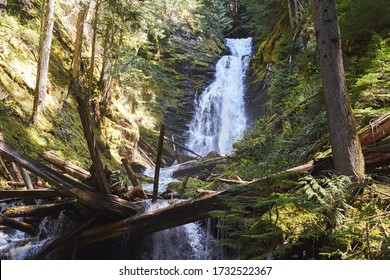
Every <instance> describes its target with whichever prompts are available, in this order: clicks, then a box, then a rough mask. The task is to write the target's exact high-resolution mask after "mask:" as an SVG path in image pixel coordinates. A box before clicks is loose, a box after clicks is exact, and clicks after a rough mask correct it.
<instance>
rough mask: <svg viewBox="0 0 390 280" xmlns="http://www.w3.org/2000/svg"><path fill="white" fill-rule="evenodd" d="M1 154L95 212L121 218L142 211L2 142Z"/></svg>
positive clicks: (137, 206) (0, 146)
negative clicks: (103, 212)
mask: <svg viewBox="0 0 390 280" xmlns="http://www.w3.org/2000/svg"><path fill="white" fill-rule="evenodd" d="M0 154H1V155H2V156H3V157H5V158H7V159H8V160H10V161H15V162H17V163H18V164H19V165H21V166H22V167H24V168H26V169H27V170H29V171H30V172H31V173H33V174H35V175H37V176H39V177H41V178H43V179H45V180H46V181H47V182H49V183H50V184H52V185H53V186H55V187H57V189H58V191H59V192H60V193H62V194H64V195H66V196H70V197H73V198H76V199H77V200H78V201H79V202H80V203H83V204H85V205H87V206H88V207H90V208H92V209H94V210H103V211H108V212H111V213H115V214H118V215H121V216H130V215H134V214H135V213H137V212H138V211H140V210H141V207H140V205H137V204H134V203H131V202H128V201H126V200H124V199H121V198H119V197H118V196H116V195H112V194H103V193H97V192H96V191H94V190H93V189H92V188H90V187H88V186H87V185H85V184H83V183H80V182H77V181H75V180H73V179H71V178H69V177H67V176H65V175H63V174H61V173H59V172H57V171H55V170H53V169H51V168H49V167H47V166H45V165H43V164H42V163H40V162H38V161H37V160H35V159H33V158H30V157H28V156H26V155H24V154H22V153H21V152H19V151H17V150H16V149H14V148H13V147H11V146H10V145H8V144H7V143H5V142H4V141H1V140H0Z"/></svg>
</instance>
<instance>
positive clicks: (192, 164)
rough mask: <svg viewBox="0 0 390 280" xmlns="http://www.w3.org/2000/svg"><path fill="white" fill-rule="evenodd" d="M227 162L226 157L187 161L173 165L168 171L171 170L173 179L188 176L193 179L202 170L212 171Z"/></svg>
mask: <svg viewBox="0 0 390 280" xmlns="http://www.w3.org/2000/svg"><path fill="white" fill-rule="evenodd" d="M225 162H227V158H226V157H217V158H213V159H206V160H201V161H189V162H185V163H181V164H177V165H174V166H172V167H170V168H169V169H171V170H172V176H173V177H181V176H186V175H188V176H190V177H194V175H195V174H196V173H198V172H201V171H203V170H212V169H213V168H214V167H216V166H217V165H218V164H222V163H225Z"/></svg>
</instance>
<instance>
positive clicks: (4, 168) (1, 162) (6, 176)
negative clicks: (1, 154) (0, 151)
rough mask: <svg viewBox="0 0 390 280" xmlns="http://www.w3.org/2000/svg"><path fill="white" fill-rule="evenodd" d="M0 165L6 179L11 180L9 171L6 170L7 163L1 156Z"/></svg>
mask: <svg viewBox="0 0 390 280" xmlns="http://www.w3.org/2000/svg"><path fill="white" fill-rule="evenodd" d="M0 166H1V167H2V168H3V171H4V176H5V178H6V179H7V180H10V181H13V180H14V178H12V175H11V172H10V171H9V170H8V167H7V165H6V164H5V162H4V161H3V160H2V159H1V158H0Z"/></svg>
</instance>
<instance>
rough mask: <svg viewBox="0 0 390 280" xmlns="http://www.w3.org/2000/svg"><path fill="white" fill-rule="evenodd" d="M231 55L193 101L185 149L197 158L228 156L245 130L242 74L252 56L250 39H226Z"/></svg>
mask: <svg viewBox="0 0 390 280" xmlns="http://www.w3.org/2000/svg"><path fill="white" fill-rule="evenodd" d="M225 43H226V45H227V46H228V47H229V49H230V51H231V55H225V56H223V57H222V58H221V59H220V60H219V61H218V63H217V66H216V74H215V81H214V82H213V83H212V84H211V85H210V86H209V87H207V88H206V90H205V91H204V92H203V93H202V94H201V96H200V97H199V99H198V100H195V107H196V112H195V116H194V118H193V120H192V122H191V124H190V129H189V135H188V143H187V145H188V147H189V148H190V149H192V150H194V151H196V152H198V153H200V154H203V155H206V154H207V153H208V152H210V151H215V152H218V153H220V154H228V153H230V152H231V151H232V149H233V148H232V145H233V143H234V142H235V141H236V140H238V139H239V138H240V137H241V136H242V133H243V131H244V129H245V127H246V115H245V103H244V91H245V86H244V84H245V74H246V71H247V68H248V65H249V59H250V55H251V53H252V38H246V39H226V40H225Z"/></svg>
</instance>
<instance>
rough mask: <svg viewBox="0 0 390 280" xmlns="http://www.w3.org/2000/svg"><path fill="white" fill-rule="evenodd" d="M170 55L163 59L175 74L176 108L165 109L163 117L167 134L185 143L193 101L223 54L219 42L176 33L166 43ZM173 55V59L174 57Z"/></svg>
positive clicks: (164, 56)
mask: <svg viewBox="0 0 390 280" xmlns="http://www.w3.org/2000/svg"><path fill="white" fill-rule="evenodd" d="M168 49H170V50H171V51H170V52H165V53H163V59H164V60H165V61H166V63H168V64H169V65H170V67H171V69H172V71H175V73H172V74H173V75H174V76H175V80H176V87H177V90H179V92H180V94H179V95H176V97H175V100H176V105H175V106H171V107H168V110H167V113H166V115H165V120H166V134H167V135H174V136H175V138H176V140H177V141H178V142H181V143H185V142H186V139H185V137H186V136H185V132H186V131H188V124H189V123H190V122H191V119H192V117H193V115H194V113H195V107H194V100H195V95H196V94H197V93H200V92H202V91H203V90H204V89H205V88H206V87H207V86H208V85H209V84H210V83H211V82H212V80H213V79H214V74H215V64H216V62H217V60H218V59H219V56H220V55H221V54H222V53H223V52H224V51H226V48H225V46H224V45H223V42H222V40H221V41H220V42H216V41H213V40H210V39H205V38H201V37H196V36H194V35H192V34H189V33H177V34H175V35H173V36H171V38H170V40H169V48H168ZM173 54H174V55H173Z"/></svg>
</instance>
